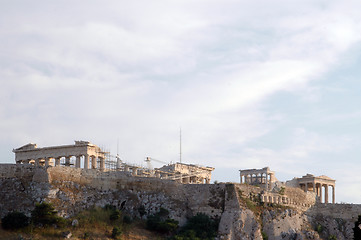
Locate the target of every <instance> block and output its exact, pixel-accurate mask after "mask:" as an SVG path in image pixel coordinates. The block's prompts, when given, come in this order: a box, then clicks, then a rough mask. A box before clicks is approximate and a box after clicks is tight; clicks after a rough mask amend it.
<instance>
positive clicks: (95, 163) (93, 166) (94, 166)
mask: <svg viewBox="0 0 361 240" xmlns="http://www.w3.org/2000/svg"><path fill="white" fill-rule="evenodd" d="M92 168H93V169H95V168H97V158H96V157H95V156H92Z"/></svg>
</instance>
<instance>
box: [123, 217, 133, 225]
mask: <svg viewBox="0 0 361 240" xmlns="http://www.w3.org/2000/svg"><path fill="white" fill-rule="evenodd" d="M123 223H126V224H131V223H132V218H131V217H130V216H128V215H124V216H123Z"/></svg>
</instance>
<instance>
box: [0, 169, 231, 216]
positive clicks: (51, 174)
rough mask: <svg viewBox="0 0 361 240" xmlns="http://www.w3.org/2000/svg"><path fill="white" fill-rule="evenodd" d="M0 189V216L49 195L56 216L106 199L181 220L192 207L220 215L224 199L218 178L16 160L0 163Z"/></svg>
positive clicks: (193, 210) (130, 208) (27, 210)
mask: <svg viewBox="0 0 361 240" xmlns="http://www.w3.org/2000/svg"><path fill="white" fill-rule="evenodd" d="M0 193H1V195H0V216H4V215H5V214H6V213H7V212H9V211H13V210H18V211H22V212H25V213H28V214H29V213H30V211H31V210H32V209H33V207H34V205H35V203H36V202H42V201H49V202H52V203H53V204H54V206H55V207H56V209H57V210H58V211H59V213H60V215H62V216H71V215H73V214H76V213H77V212H78V211H81V210H82V209H85V208H89V207H92V206H94V205H95V206H104V205H106V204H111V205H115V206H117V207H118V208H120V209H123V210H124V211H127V212H129V213H131V214H133V215H138V216H139V213H138V210H137V209H138V207H140V206H144V207H145V209H146V211H147V214H153V213H155V212H157V211H158V210H159V209H160V208H161V207H163V208H166V209H168V210H169V211H170V212H171V217H172V218H174V219H176V220H178V221H179V222H180V223H185V221H186V219H187V217H190V216H192V215H194V214H196V213H198V212H203V213H205V214H207V215H210V216H214V217H221V215H222V213H223V210H224V202H225V200H224V198H225V197H224V194H225V190H224V185H222V184H219V185H214V184H180V183H177V182H175V181H170V180H161V179H159V178H145V177H134V176H131V175H130V174H129V173H127V172H117V171H114V172H101V171H99V170H85V169H80V168H70V167H64V166H57V167H40V166H38V167H36V166H32V165H19V164H18V165H15V164H6V165H4V164H0Z"/></svg>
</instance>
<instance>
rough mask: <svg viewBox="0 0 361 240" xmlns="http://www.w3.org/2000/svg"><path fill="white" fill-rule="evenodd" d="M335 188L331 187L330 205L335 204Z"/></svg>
mask: <svg viewBox="0 0 361 240" xmlns="http://www.w3.org/2000/svg"><path fill="white" fill-rule="evenodd" d="M335 202H336V201H335V186H334V185H333V186H332V203H333V204H335Z"/></svg>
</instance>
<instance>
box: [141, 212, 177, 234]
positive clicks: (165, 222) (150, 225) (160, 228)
mask: <svg viewBox="0 0 361 240" xmlns="http://www.w3.org/2000/svg"><path fill="white" fill-rule="evenodd" d="M168 215H169V211H168V210H167V209H164V208H160V210H159V212H157V213H156V214H154V215H150V216H148V217H147V229H148V230H151V231H156V232H160V233H170V232H174V231H175V230H176V229H177V228H178V221H176V220H174V219H171V218H169V217H168Z"/></svg>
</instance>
